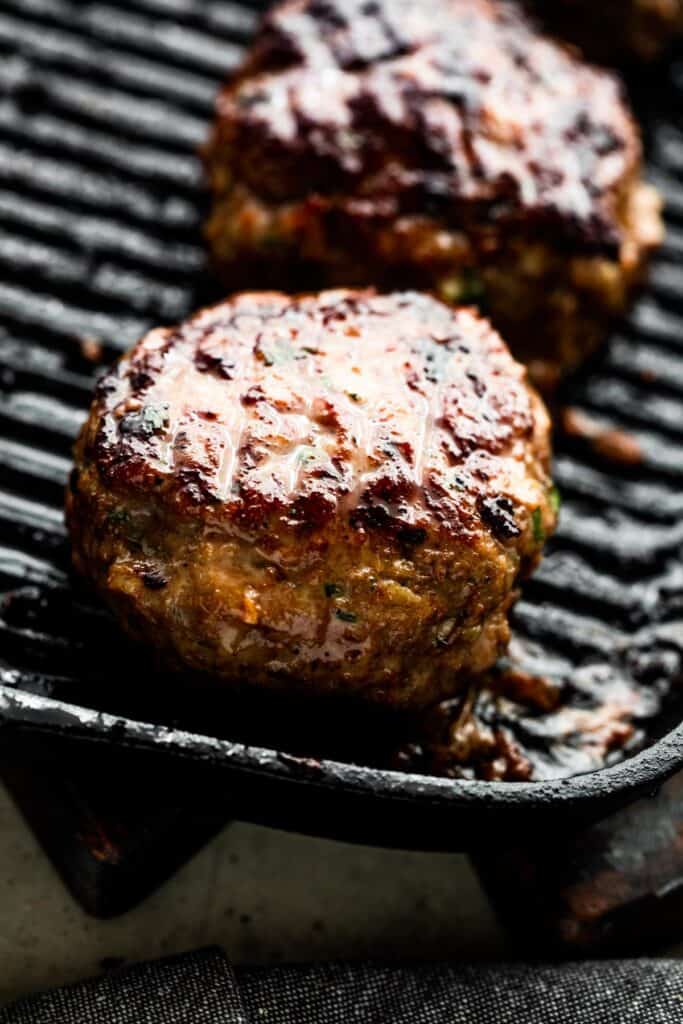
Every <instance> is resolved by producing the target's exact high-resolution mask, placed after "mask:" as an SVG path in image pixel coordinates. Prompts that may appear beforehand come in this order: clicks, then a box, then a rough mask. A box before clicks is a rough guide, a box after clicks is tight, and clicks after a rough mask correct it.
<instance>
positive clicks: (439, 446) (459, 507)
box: [93, 291, 534, 547]
mask: <svg viewBox="0 0 683 1024" xmlns="http://www.w3.org/2000/svg"><path fill="white" fill-rule="evenodd" d="M226 367H227V368H229V371H228V372H226V369H225V368H226ZM130 406H132V410H130V409H129V407H130ZM150 409H151V410H153V411H154V410H156V411H157V412H158V411H159V410H163V415H162V413H159V415H156V412H155V414H154V415H152V413H149V412H145V410H150ZM97 410H98V417H99V419H98V424H97V429H96V431H95V437H94V442H93V443H94V456H95V458H96V460H97V464H98V468H99V471H100V473H101V474H102V475H103V476H104V477H105V478H106V479H107V480H108V481H109V483H110V484H111V485H112V486H114V487H116V488H120V489H123V490H129V491H130V490H135V489H137V488H140V487H141V486H143V484H144V481H145V480H150V479H151V478H152V477H153V478H154V481H155V484H154V486H155V492H156V500H157V501H160V502H162V503H163V502H167V503H170V504H171V505H172V507H174V508H176V509H180V508H185V509H186V510H187V511H189V512H190V513H191V514H194V515H200V514H203V510H205V514H207V515H208V514H210V515H211V516H212V517H213V518H214V519H215V520H217V521H222V522H230V521H233V522H235V523H237V524H240V526H241V527H243V528H246V529H255V530H257V529H260V528H262V527H264V525H265V524H267V522H268V521H269V519H270V517H271V516H273V515H278V516H282V515H284V516H285V517H287V518H288V521H289V522H290V523H292V524H294V525H296V524H299V525H300V526H301V528H312V527H315V526H321V525H323V524H324V523H325V522H327V521H329V520H330V519H332V517H334V516H335V515H336V514H337V513H338V512H339V511H341V512H342V513H343V514H344V515H346V516H347V517H348V521H349V522H350V523H351V525H352V526H354V527H355V528H356V529H359V530H368V529H371V530H375V529H381V530H385V531H390V532H393V533H394V534H395V535H396V536H397V537H399V539H400V540H401V543H403V544H407V545H408V547H410V545H411V544H413V543H416V541H415V538H417V537H421V536H422V535H423V531H424V528H425V526H428V525H429V524H432V525H435V526H436V527H437V528H439V529H442V528H443V529H450V530H459V531H461V532H465V533H466V532H467V531H468V530H472V529H475V528H476V524H477V523H478V522H479V512H478V510H477V507H476V500H477V496H478V495H479V494H480V493H481V491H482V489H483V490H484V491H485V492H486V490H487V487H488V486H489V485H488V483H487V481H488V479H489V476H494V475H495V469H496V462H495V460H497V459H498V460H502V463H501V464H506V465H507V462H506V460H510V462H509V465H508V470H509V471H513V470H514V469H515V465H516V460H517V459H518V451H517V447H516V446H519V445H520V444H521V443H523V442H525V441H527V440H528V439H529V438H530V437H531V434H532V432H533V429H534V408H533V405H532V402H531V399H530V394H529V391H528V388H527V385H526V380H525V376H524V371H523V370H522V369H521V367H519V366H518V365H517V364H515V363H514V362H513V361H512V359H511V357H510V356H509V353H508V352H507V350H506V349H505V347H504V345H503V344H502V342H501V341H500V339H499V337H498V336H497V335H496V333H495V332H494V331H493V330H492V329H491V327H490V326H489V325H488V324H487V322H486V321H484V320H481V319H480V318H478V317H477V316H476V315H475V314H473V313H472V312H471V311H468V310H460V311H454V310H452V309H451V308H450V307H447V306H445V305H444V304H442V303H440V302H438V301H437V300H434V299H431V298H429V297H427V296H422V295H418V294H417V293H400V294H398V295H392V296H381V295H376V294H375V293H374V292H372V291H363V292H354V293H349V292H344V291H338V292H327V293H322V294H321V295H320V296H302V297H298V298H295V299H289V298H288V297H286V296H281V295H278V294H271V293H266V294H264V295H242V296H238V297H236V298H235V299H233V300H230V301H227V302H225V303H222V304H221V305H219V306H217V307H214V308H213V309H209V310H205V311H203V312H201V313H199V314H197V316H195V317H194V318H192V319H191V320H190V321H188V322H187V323H186V324H184V325H182V326H180V327H179V328H177V329H176V330H174V331H173V332H166V333H164V332H152V333H151V334H150V335H148V336H147V337H146V338H145V339H143V340H142V341H141V342H140V343H139V344H138V346H137V347H136V348H135V349H134V351H133V352H132V354H131V355H130V356H129V357H127V358H124V359H123V360H122V361H121V362H120V363H119V364H118V365H117V367H115V369H114V370H113V371H111V373H110V374H109V375H108V378H107V379H105V381H104V384H103V386H102V387H101V388H100V390H99V392H98V397H97ZM126 410H128V411H126ZM152 421H153V422H152ZM133 426H135V429H133ZM456 468H458V469H459V471H460V477H459V481H460V482H459V483H458V485H457V486H455V485H453V480H454V479H455V477H454V476H453V473H454V470H455V469H456ZM491 486H493V485H491ZM489 525H492V524H491V523H489ZM492 528H493V526H492ZM493 532H494V534H495V533H496V530H495V529H494V531H493ZM499 533H500V531H498V534H497V535H499Z"/></svg>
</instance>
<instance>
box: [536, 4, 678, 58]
mask: <svg viewBox="0 0 683 1024" xmlns="http://www.w3.org/2000/svg"><path fill="white" fill-rule="evenodd" d="M535 6H536V8H537V10H538V13H539V16H541V17H543V18H544V19H546V20H547V22H548V25H549V26H550V27H551V28H553V29H554V30H556V31H558V32H560V33H562V35H563V36H565V37H566V38H567V39H569V40H571V41H572V42H575V43H578V44H579V45H580V46H581V47H582V48H583V49H584V51H585V52H586V53H587V54H588V55H589V56H590V57H593V58H596V59H598V60H607V61H612V60H621V59H623V58H629V57H637V58H639V59H640V60H654V59H655V58H656V57H658V56H660V54H662V53H663V52H664V51H665V50H667V49H668V48H669V47H670V46H671V45H672V43H673V42H674V40H675V39H676V38H678V37H680V36H681V35H683V0H598V2H596V0H553V2H552V3H548V2H547V0H535Z"/></svg>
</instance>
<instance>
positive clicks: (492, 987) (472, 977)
mask: <svg viewBox="0 0 683 1024" xmlns="http://www.w3.org/2000/svg"><path fill="white" fill-rule="evenodd" d="M681 1020H683V964H681V963H679V962H677V961H671V960H612V961H593V962H586V963H575V964H562V965H554V966H542V965H530V964H511V965H481V964H480V965H471V964H469V965H453V964H424V965H413V966H400V965H391V966H390V965H379V964H377V965H374V964H314V965H298V966H290V967H260V968H238V969H237V970H233V969H232V968H231V966H230V964H229V963H228V961H227V960H226V959H225V958H224V956H223V954H222V953H221V952H220V951H218V950H202V951H200V952H198V953H192V954H188V955H187V956H182V957H174V958H172V959H170V960H163V961H160V962H159V963H154V964H140V965H137V966H135V967H131V968H128V969H124V970H120V971H117V972H116V973H113V974H110V975H107V976H105V977H103V978H101V979H93V980H90V981H86V982H83V983H82V984H80V985H74V986H70V987H69V988H64V989H59V990H56V991H54V992H47V993H43V994H41V995H37V996H33V997H31V998H28V999H25V1000H22V1001H21V1002H19V1003H16V1004H14V1006H11V1007H8V1008H6V1009H4V1010H0V1024H354V1022H359V1024H361V1022H362V1024H568V1022H571V1024H677V1022H679V1021H681Z"/></svg>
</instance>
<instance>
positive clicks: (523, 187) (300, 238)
mask: <svg viewBox="0 0 683 1024" xmlns="http://www.w3.org/2000/svg"><path fill="white" fill-rule="evenodd" d="M205 160H206V166H207V171H208V176H209V182H210V186H211V190H212V193H213V211H212V214H211V217H210V219H209V221H208V225H207V229H206V233H207V238H208V241H209V244H210V247H211V249H212V251H213V255H214V257H215V261H216V264H217V266H218V268H219V270H220V271H221V272H222V274H223V275H224V277H225V279H226V280H227V281H228V282H229V284H230V285H231V287H245V286H246V287H248V286H249V283H250V282H251V281H253V280H254V279H255V275H256V279H258V280H263V279H264V278H265V279H266V280H268V282H269V283H271V284H273V285H274V286H277V287H287V288H295V289H296V288H302V287H303V288H310V287H319V286H321V285H325V284H327V285H329V284H333V285H355V284H362V285H366V284H374V285H377V286H379V287H380V288H383V289H386V290H392V289H394V288H396V287H397V286H404V287H418V288H423V289H427V290H429V291H433V292H435V293H436V294H438V295H439V296H440V297H442V298H444V299H446V300H447V301H451V302H454V303H468V302H475V303H477V304H479V305H481V306H482V307H483V308H485V309H486V310H488V312H489V313H490V315H491V317H492V319H493V322H494V324H495V325H496V326H497V327H498V329H499V330H501V333H502V334H503V336H504V337H505V338H506V340H507V341H508V342H509V343H510V344H511V346H512V349H513V351H514V352H515V354H516V355H518V356H519V357H520V358H522V359H524V360H525V361H526V362H527V363H528V364H529V366H530V369H531V372H532V375H533V376H534V377H535V379H536V380H537V381H538V382H539V383H541V384H543V385H547V386H551V385H552V384H553V383H554V381H555V380H556V378H557V376H558V374H559V372H560V371H562V370H566V369H571V368H572V367H574V366H576V365H577V363H578V362H580V360H581V359H582V358H583V357H584V356H585V355H586V354H587V353H588V352H590V351H591V350H592V349H593V348H594V347H595V346H596V345H597V343H598V342H599V341H600V340H601V338H602V337H603V335H604V333H605V330H606V326H607V324H608V322H609V320H610V318H611V317H613V316H614V315H615V314H618V313H620V312H621V311H622V310H623V309H624V307H625V306H626V304H627V300H628V297H629V293H630V291H631V289H632V287H633V286H634V284H635V283H636V282H637V281H638V280H639V278H640V277H641V274H642V271H643V268H644V264H645V261H646V257H647V254H648V252H649V251H650V249H651V248H652V247H653V246H654V245H656V244H657V242H658V241H659V240H660V236H661V221H660V217H659V202H658V198H657V194H656V193H655V192H654V190H653V189H652V188H650V187H649V186H647V185H644V184H643V182H642V180H641V145H640V138H639V134H638V129H637V127H636V125H635V123H634V121H633V119H632V117H631V114H630V113H629V110H628V108H627V106H626V105H625V103H624V100H623V97H622V94H621V89H620V86H619V84H618V82H617V81H616V80H615V79H614V78H613V77H612V76H611V75H610V74H609V73H607V72H604V71H600V70H598V69H597V68H593V67H590V66H588V65H585V64H583V63H581V62H580V61H579V60H578V59H576V58H575V57H574V56H572V55H571V54H570V53H569V51H568V50H566V49H564V48H563V47H562V46H561V45H560V44H559V43H555V42H553V41H551V40H550V39H548V38H546V37H544V36H543V35H541V34H540V33H539V32H538V31H537V30H536V29H535V28H534V27H533V25H532V24H531V23H530V22H529V21H528V20H527V18H526V16H525V15H524V14H523V13H522V12H521V11H520V10H519V9H518V8H517V6H516V5H514V4H508V3H495V2H492V0H424V2H421V3H413V2H412V0H378V2H375V3H372V4H369V3H367V2H365V0H324V2H323V0H289V2H286V3H284V4H281V5H280V6H278V7H276V8H275V9H274V10H273V11H272V12H271V14H270V15H269V16H268V17H267V18H266V19H265V21H264V23H263V27H262V30H261V33H260V35H259V36H258V38H257V40H256V42H255V44H254V46H253V48H252V50H251V53H250V55H249V57H248V59H247V61H246V64H245V65H244V67H243V68H242V70H241V72H240V74H239V75H238V76H237V77H236V79H234V80H233V81H232V82H230V83H229V84H228V85H227V86H226V87H225V88H224V89H223V91H222V92H221V93H220V95H219V98H218V101H217V112H216V120H215V124H214V128H213V132H212V135H211V138H210V141H209V143H208V145H207V147H206V150H205Z"/></svg>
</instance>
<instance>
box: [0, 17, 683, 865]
mask: <svg viewBox="0 0 683 1024" xmlns="http://www.w3.org/2000/svg"><path fill="white" fill-rule="evenodd" d="M258 14H259V5H257V4H245V3H237V2H231V0H206V2H200V0H103V2H76V0H4V3H3V5H2V10H1V11H0V683H1V685H0V718H1V719H2V721H3V723H4V724H5V726H6V727H8V728H10V727H13V728H14V729H15V730H20V729H32V730H36V729H37V730H42V731H44V733H45V738H46V742H50V741H51V737H52V736H53V735H56V734H59V735H60V736H67V737H73V738H87V739H91V740H94V741H105V742H109V741H111V740H112V739H114V740H116V741H117V742H119V743H126V744H129V745H130V746H131V747H135V748H136V749H138V750H139V751H140V752H141V754H142V755H144V756H161V754H162V753H163V754H164V755H165V756H169V757H183V758H185V759H187V761H188V764H193V765H194V766H195V768H196V770H198V771H199V772H200V773H201V772H202V771H209V770H210V771H212V772H214V773H215V772H221V771H222V772H223V773H224V779H225V784H226V785H230V786H231V787H232V791H233V792H234V795H235V806H236V811H237V813H239V814H241V815H242V816H244V817H248V818H253V819H260V820H264V821H267V822H270V823H272V824H280V825H288V826H289V827H294V828H301V829H302V830H306V831H317V832H322V833H332V834H337V835H343V836H345V837H346V838H360V839H367V840H371V841H381V842H397V843H400V844H402V845H423V846H430V845H436V846H441V845H443V846H451V847H453V846H460V847H462V846H464V845H467V843H468V842H469V840H468V839H467V834H468V831H469V830H470V829H471V828H476V829H477V830H479V834H481V835H484V834H485V833H486V831H487V829H489V830H490V829H497V828H499V827H501V825H502V823H503V822H504V821H505V816H506V815H508V814H509V815H511V816H512V817H514V820H515V821H516V822H519V821H520V816H521V815H523V814H526V815H527V817H528V820H529V822H532V821H533V822H534V823H538V822H539V821H540V817H539V816H541V817H543V816H542V815H541V812H542V811H545V812H546V816H545V817H543V820H544V821H545V820H547V816H548V815H553V814H554V815H556V817H557V818H558V820H562V821H569V820H573V819H574V818H575V817H576V816H584V817H586V816H599V815H600V814H602V813H605V812H606V811H607V810H608V809H609V808H611V807H612V806H616V805H617V804H618V803H619V802H624V801H625V800H626V799H629V798H631V797H634V796H636V795H638V794H641V793H644V792H648V791H651V790H652V789H653V788H655V787H656V786H657V784H658V783H659V782H661V781H662V780H663V778H665V777H666V775H667V774H668V773H671V772H672V771H673V770H675V769H676V768H677V767H680V766H681V764H683V728H682V727H680V726H677V727H675V728H674V729H673V730H672V731H671V732H668V733H667V732H666V729H667V726H670V725H671V724H672V723H675V722H676V721H677V718H678V717H679V715H680V710H681V709H680V702H679V701H678V700H677V698H676V695H675V689H676V683H677V680H678V679H679V677H680V676H681V672H682V667H683V457H682V455H681V451H682V442H683V287H682V286H683V116H681V114H680V111H681V110H683V102H681V100H682V99H683V62H681V63H677V62H676V61H675V60H674V62H673V63H672V64H671V65H670V66H668V67H662V68H661V69H659V70H657V71H654V72H648V82H647V87H646V88H644V87H643V86H640V87H639V89H638V90H636V95H635V102H636V105H637V108H638V110H639V112H640V113H641V117H643V118H644V123H645V129H646V135H647V137H648V149H649V178H650V180H652V181H654V182H655V184H657V185H658V186H659V187H660V188H661V189H662V190H663V192H664V194H665V198H666V204H667V207H666V213H667V228H668V233H667V239H666V242H665V245H664V247H663V249H662V250H661V253H660V255H659V256H658V258H657V260H656V262H655V265H654V266H653V270H652V274H651V281H650V285H649V286H648V288H647V290H646V291H645V293H644V294H643V296H642V298H641V299H640V300H639V302H638V304H637V306H636V308H635V310H634V312H633V314H632V316H631V317H630V319H629V321H628V323H626V324H625V325H624V326H623V327H622V328H621V329H620V330H619V331H617V332H616V333H615V335H614V337H613V338H612V340H611V342H610V344H609V346H608V347H607V348H606V350H605V351H604V352H603V353H602V354H601V355H600V356H599V357H598V358H597V359H596V360H595V361H594V363H593V365H592V366H591V367H590V372H586V373H585V374H584V375H583V376H582V377H581V378H580V379H578V380H576V381H574V382H572V383H571V385H570V387H569V389H568V393H567V394H566V395H565V396H563V397H564V400H565V401H566V402H567V403H568V404H570V405H571V406H572V407H574V408H575V409H578V410H580V411H583V412H585V413H587V414H589V415H590V416H591V417H592V418H593V420H595V421H596V422H598V423H600V424H601V426H603V427H604V428H605V429H607V430H612V429H614V430H619V431H625V432H626V433H627V434H628V435H629V436H630V437H631V438H632V439H633V440H634V441H635V443H636V445H637V450H638V452H639V460H638V462H637V465H632V464H628V463H627V462H615V461H614V460H613V459H612V460H610V459H609V458H608V457H607V456H606V454H605V453H604V451H603V453H602V454H600V453H599V452H596V451H594V450H593V449H591V448H590V446H589V445H588V444H587V443H586V442H585V441H584V440H582V439H581V438H576V437H574V438H571V437H568V436H559V437H558V439H557V443H556V451H557V454H556V460H555V479H556V482H557V485H558V487H559V489H560V492H561V494H562V497H563V507H562V515H561V523H560V529H559V532H558V535H557V537H556V538H555V539H554V540H553V542H552V543H551V545H550V546H549V551H548V554H547V555H546V558H545V560H544V562H543V564H542V566H541V568H540V569H539V571H538V572H537V573H536V575H535V577H534V579H533V580H531V581H530V582H529V584H528V585H527V586H526V587H525V589H524V594H523V597H522V599H521V601H520V602H519V604H518V606H517V609H516V611H515V614H514V632H515V651H516V654H515V657H516V658H517V659H518V661H519V662H520V664H521V665H522V667H524V668H526V669H528V671H529V672H536V673H539V672H541V671H542V672H543V674H544V675H547V676H551V677H553V676H556V677H557V678H558V679H559V680H562V681H563V683H564V685H565V687H567V688H568V690H569V692H570V694H571V700H572V702H573V703H574V706H576V707H578V708H580V707H582V706H585V705H586V704H587V703H590V700H591V696H592V694H594V692H595V688H596V687H600V686H604V685H610V686H614V687H615V688H616V691H618V692H621V691H622V690H623V689H624V688H626V689H627V690H628V689H629V688H632V689H635V690H636V691H637V695H638V703H637V707H636V710H635V712H634V721H635V724H636V732H635V734H634V736H633V739H632V742H631V748H630V751H629V752H630V753H632V754H633V756H632V757H630V758H628V759H627V760H623V761H621V762H619V763H614V764H612V765H609V766H608V767H606V768H603V769H600V770H599V771H596V772H592V773H590V771H589V769H591V768H592V767H595V766H594V765H593V764H591V763H590V762H589V761H586V760H585V759H584V760H581V756H580V755H579V753H577V751H573V750H571V748H570V747H567V748H566V749H565V750H563V751H560V754H559V756H560V760H561V758H562V757H563V756H565V757H566V758H567V764H573V765H575V767H576V768H577V769H578V770H579V771H580V772H584V774H578V775H575V776H573V777H571V778H552V777H551V776H552V774H553V766H552V764H551V763H550V761H548V764H547V773H548V777H547V778H546V779H542V780H541V781H539V782H533V783H517V784H514V785H512V784H498V783H490V782H485V783H484V782H476V781H469V780H458V781H452V780H448V779H439V778H435V777H429V776H418V775H414V774H401V773H397V772H390V771H385V770H382V769H380V768H376V767H375V768H373V767H363V766H361V765H358V764H349V763H344V762H343V761H342V760H338V761H331V760H323V761H322V762H321V761H318V760H315V759H313V758H311V757H299V756H295V755H294V754H292V753H291V751H289V750H288V751H287V752H284V751H283V750H282V749H271V746H272V744H270V745H269V744H268V743H263V742H261V740H259V738H258V737H249V738H248V741H246V742H245V741H243V740H242V739H241V740H240V742H235V741H234V740H235V737H234V735H233V736H231V734H230V727H229V725H227V726H226V727H225V733H226V734H227V735H228V736H231V738H230V739H225V738H223V737H216V736H213V735H208V734H207V730H206V729H204V728H203V725H202V723H201V720H200V718H198V717H197V716H196V715H194V713H193V710H192V709H191V708H188V707H187V702H185V704H183V702H182V700H180V701H174V700H173V699H170V698H169V701H168V704H167V702H166V695H165V699H164V708H165V710H164V713H163V714H160V712H159V709H158V708H157V707H156V703H157V701H156V693H157V692H158V691H156V690H155V689H154V687H150V688H148V689H149V692H146V688H145V687H144V686H143V687H140V688H139V690H138V692H137V693H136V692H135V687H134V686H133V685H131V686H128V685H127V675H128V674H129V666H128V664H127V662H126V650H125V648H124V649H123V650H122V651H121V652H120V651H119V648H120V647H121V646H122V645H121V644H120V643H119V642H118V640H117V634H116V632H115V631H114V630H113V628H112V626H111V624H110V623H109V620H108V619H107V617H106V616H105V615H104V613H103V612H101V611H100V610H98V609H97V608H96V607H95V606H94V605H92V604H90V602H89V599H88V598H87V596H86V595H85V594H84V593H81V592H80V591H79V590H78V588H77V587H76V588H74V585H73V583H72V581H71V580H70V577H69V574H68V549H67V544H66V535H65V528H64V524H63V517H62V499H63V487H64V484H65V481H66V479H67V476H68V473H69V469H70V449H71V444H72V442H73V439H74V436H75V433H76V431H77V429H78V428H79V426H80V424H81V422H82V420H83V418H84V415H85V409H86V407H87V405H88V402H89V400H90V396H91V393H92V387H93V382H94V379H95V377H96V375H97V373H98V372H100V370H101V364H104V365H106V364H107V363H108V362H110V361H111V359H113V358H114V357H115V355H116V354H117V353H118V352H120V351H122V350H123V349H125V348H127V347H128V346H129V345H130V344H132V342H134V341H135V340H136V339H137V338H138V337H139V336H140V335H141V334H142V333H143V332H144V331H145V330H147V329H148V328H149V327H150V326H152V325H156V324H159V323H161V324H163V323H172V322H173V321H176V320H178V319H180V318H181V317H183V316H185V315H186V314H187V313H188V312H189V311H190V310H192V309H193V308H195V307H197V306H198V305H201V304H203V303H205V302H208V301H210V300H212V299H215V298H216V297H218V296H219V295H220V290H219V289H218V287H217V285H216V284H215V282H212V280H211V277H210V275H209V274H208V273H207V271H206V268H205V255H204V250H203V246H202V243H201V236H200V226H201V221H202V217H203V214H204V208H203V207H204V203H205V199H204V196H203V194H202V190H201V170H200V166H199V161H198V159H197V156H196V150H197V146H198V145H199V144H200V143H201V142H202V141H203V140H204V138H205V135H206V131H207V125H208V122H209V119H210V117H211V112H212V104H213V97H214V95H215V92H216V89H217V87H218V84H219V83H220V82H221V81H222V80H223V78H224V77H225V75H226V74H227V73H229V71H230V70H231V68H232V67H234V66H235V65H236V64H237V62H238V60H239V57H240V53H241V51H242V49H243V47H244V45H245V43H246V42H247V40H248V39H249V37H250V35H251V34H252V32H253V30H254V28H255V26H256V23H257V19H258ZM100 353H101V359H100V358H99V355H100ZM95 355H97V356H98V358H97V359H96V360H94V359H93V356H95ZM143 690H144V691H145V693H143V694H142V695H141V692H140V691H143ZM145 723H152V724H145ZM536 725H537V723H536V724H535V723H534V720H533V719H530V720H529V721H526V722H523V723H522V728H523V729H526V734H525V735H526V740H527V741H528V742H529V743H533V742H534V728H535V727H536ZM658 737H660V738H658ZM254 739H256V741H257V742H259V743H261V745H260V746H255V745H253V741H254ZM540 756H541V762H543V757H542V755H540ZM445 812H447V813H448V815H450V817H449V819H448V827H447V828H445V829H444V820H445V818H444V813H445ZM511 820H512V818H511Z"/></svg>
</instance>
